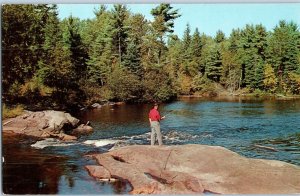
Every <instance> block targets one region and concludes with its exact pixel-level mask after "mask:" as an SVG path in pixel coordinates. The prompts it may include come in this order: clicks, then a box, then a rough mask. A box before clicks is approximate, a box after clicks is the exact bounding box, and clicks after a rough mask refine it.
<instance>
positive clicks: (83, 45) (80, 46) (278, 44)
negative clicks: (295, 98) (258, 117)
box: [1, 4, 300, 108]
mask: <svg viewBox="0 0 300 196" xmlns="http://www.w3.org/2000/svg"><path fill="white" fill-rule="evenodd" d="M94 13H95V17H94V18H92V19H88V20H80V19H79V18H75V17H72V16H70V17H68V18H66V19H63V20H61V21H60V20H59V19H58V13H57V6H56V5H46V4H45V5H44V4H43V5H21V4H20V5H3V9H2V19H3V23H2V29H1V30H2V47H3V56H2V60H3V66H2V67H3V73H2V74H3V81H2V85H3V100H4V101H5V102H10V104H11V103H13V104H15V103H21V102H22V103H25V104H35V103H34V102H36V100H38V102H41V103H47V104H48V105H49V103H50V105H51V106H52V105H56V106H58V107H60V108H64V107H70V106H72V107H73V105H79V104H82V103H84V104H91V103H93V102H99V101H103V100H120V101H167V100H170V99H172V98H173V97H176V95H177V94H194V93H200V94H207V95H216V94H217V92H218V91H220V90H222V91H223V89H224V88H226V90H228V91H229V92H230V93H232V94H233V93H234V92H235V91H238V92H241V93H250V92H254V93H255V94H257V95H261V94H263V93H264V92H263V91H268V92H270V93H277V92H281V93H291V94H299V93H300V92H299V75H300V47H299V45H300V32H299V28H298V26H297V25H296V24H295V23H293V22H289V23H288V22H285V21H280V22H279V24H278V25H277V26H276V27H275V28H274V29H273V30H272V31H270V32H267V31H266V29H265V27H264V26H263V25H261V24H259V25H252V24H251V25H246V26H245V27H244V28H242V29H233V30H232V32H231V34H230V36H229V37H228V38H226V37H225V34H224V33H223V32H222V31H221V30H219V31H218V32H217V34H216V36H215V37H211V36H207V35H205V34H203V33H202V34H201V33H200V32H199V30H198V29H195V31H194V32H193V29H191V28H190V26H189V25H188V24H187V27H186V29H185V30H184V35H183V38H182V39H180V38H179V37H178V36H177V35H175V34H173V28H174V23H175V20H176V19H177V18H178V17H180V14H179V10H174V9H173V7H172V6H171V5H170V4H160V5H158V6H157V7H155V8H154V9H152V11H151V14H152V15H153V17H154V20H153V21H148V20H146V19H145V17H144V16H143V15H142V14H133V13H131V12H130V10H128V9H127V7H126V6H125V5H114V6H113V8H112V9H111V10H108V9H107V8H106V6H104V5H102V6H100V7H99V9H97V10H95V12H94ZM264 65H265V66H264ZM271 65H272V66H271ZM221 85H222V86H221ZM49 98H50V100H49ZM44 100H48V101H44Z"/></svg>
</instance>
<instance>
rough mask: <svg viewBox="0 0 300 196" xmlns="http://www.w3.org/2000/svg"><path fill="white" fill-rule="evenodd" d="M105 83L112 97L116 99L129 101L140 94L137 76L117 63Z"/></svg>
mask: <svg viewBox="0 0 300 196" xmlns="http://www.w3.org/2000/svg"><path fill="white" fill-rule="evenodd" d="M107 85H108V88H109V89H110V91H111V93H112V97H113V98H114V99H116V100H118V101H131V100H133V99H137V97H139V96H140V91H141V84H140V81H139V78H138V77H137V76H136V75H134V74H132V73H130V72H128V71H127V70H126V69H123V68H122V67H120V66H118V65H117V66H115V67H114V69H113V71H112V73H111V75H110V76H109V79H108V84H107Z"/></svg>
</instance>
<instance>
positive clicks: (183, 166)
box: [86, 145, 300, 194]
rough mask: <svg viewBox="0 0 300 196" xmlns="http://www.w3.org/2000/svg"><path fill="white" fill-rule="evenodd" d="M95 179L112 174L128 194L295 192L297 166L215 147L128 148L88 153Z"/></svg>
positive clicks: (298, 189) (298, 188) (299, 187)
mask: <svg viewBox="0 0 300 196" xmlns="http://www.w3.org/2000/svg"><path fill="white" fill-rule="evenodd" d="M92 156H93V157H94V158H95V159H96V160H97V162H98V163H99V165H100V166H99V165H88V166H86V169H87V170H88V172H89V174H90V175H91V176H93V177H95V178H97V179H100V180H101V179H110V178H117V179H120V180H125V181H128V182H129V183H130V185H131V186H132V190H131V193H133V194H179V193H180V194H193V193H196V194H198V193H216V194H295V193H296V194H297V193H298V194H299V193H300V167H298V166H295V165H292V164H289V163H285V162H281V161H275V160H262V159H251V158H246V157H243V156H240V155H238V154H237V153H235V152H232V151H230V150H227V149H225V148H223V147H219V146H206V145H182V146H181V145H180V146H141V145H135V146H127V147H122V148H119V149H117V150H113V151H110V152H108V153H104V154H95V155H92Z"/></svg>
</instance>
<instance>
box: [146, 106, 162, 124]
mask: <svg viewBox="0 0 300 196" xmlns="http://www.w3.org/2000/svg"><path fill="white" fill-rule="evenodd" d="M149 118H150V119H151V121H160V119H161V118H160V114H159V112H158V111H157V109H155V108H153V109H152V110H150V112H149Z"/></svg>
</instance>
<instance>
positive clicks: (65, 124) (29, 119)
mask: <svg viewBox="0 0 300 196" xmlns="http://www.w3.org/2000/svg"><path fill="white" fill-rule="evenodd" d="M79 123H80V121H79V120H78V119H77V118H74V117H72V116H71V115H70V114H69V113H66V112H63V111H54V110H46V111H38V112H31V111H25V112H24V114H22V115H20V116H17V117H15V118H9V119H5V120H4V121H2V130H3V132H5V133H8V134H9V133H12V134H22V135H27V136H32V137H36V138H58V139H60V140H63V141H73V140H76V139H77V135H79V134H85V133H90V132H92V131H93V128H92V127H91V126H89V125H88V124H79Z"/></svg>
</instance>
